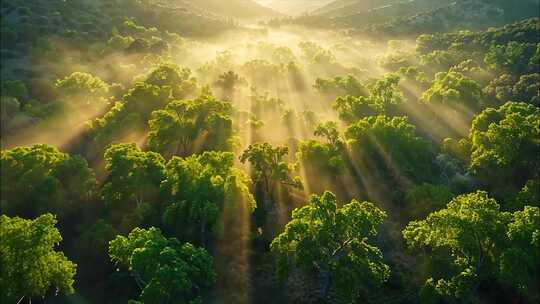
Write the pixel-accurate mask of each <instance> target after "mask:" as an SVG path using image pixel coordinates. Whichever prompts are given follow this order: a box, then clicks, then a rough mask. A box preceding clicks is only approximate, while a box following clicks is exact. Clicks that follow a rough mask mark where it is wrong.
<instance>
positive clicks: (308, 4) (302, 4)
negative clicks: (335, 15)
mask: <svg viewBox="0 0 540 304" xmlns="http://www.w3.org/2000/svg"><path fill="white" fill-rule="evenodd" d="M255 1H257V2H258V3H260V4H262V5H264V6H267V7H270V8H272V9H274V10H276V11H279V12H280V13H283V14H286V15H298V14H303V13H308V12H311V11H314V10H316V9H318V8H320V7H322V6H324V5H326V4H328V3H330V2H332V1H333V0H255Z"/></svg>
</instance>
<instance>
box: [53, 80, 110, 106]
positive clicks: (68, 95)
mask: <svg viewBox="0 0 540 304" xmlns="http://www.w3.org/2000/svg"><path fill="white" fill-rule="evenodd" d="M54 86H55V88H56V89H57V90H58V92H59V94H60V96H61V97H62V98H64V99H66V101H67V102H69V103H74V104H75V103H82V104H84V105H87V106H96V107H98V106H100V105H101V106H103V104H105V103H107V102H108V99H109V97H110V94H109V88H110V86H109V85H108V84H107V83H106V82H104V81H103V80H101V79H100V78H99V77H97V76H94V75H92V74H89V73H84V72H75V73H72V74H71V75H68V76H66V77H65V78H63V79H58V80H56V82H55V83H54Z"/></svg>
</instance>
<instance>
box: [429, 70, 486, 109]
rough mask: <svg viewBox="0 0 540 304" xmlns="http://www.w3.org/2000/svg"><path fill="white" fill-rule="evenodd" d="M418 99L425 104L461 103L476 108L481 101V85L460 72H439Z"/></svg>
mask: <svg viewBox="0 0 540 304" xmlns="http://www.w3.org/2000/svg"><path fill="white" fill-rule="evenodd" d="M420 100H421V101H423V102H425V103H427V104H435V103H442V104H447V105H450V106H453V105H457V104H463V105H465V106H469V107H472V108H473V109H476V108H478V107H479V106H480V105H481V104H482V102H483V94H482V87H481V86H480V84H478V83H477V82H476V81H475V80H473V79H471V78H468V77H466V76H464V75H463V74H461V73H458V72H448V73H445V72H440V73H437V74H436V75H435V80H434V81H433V83H432V84H431V87H430V88H429V89H428V90H427V91H425V92H424V93H422V96H421V97H420Z"/></svg>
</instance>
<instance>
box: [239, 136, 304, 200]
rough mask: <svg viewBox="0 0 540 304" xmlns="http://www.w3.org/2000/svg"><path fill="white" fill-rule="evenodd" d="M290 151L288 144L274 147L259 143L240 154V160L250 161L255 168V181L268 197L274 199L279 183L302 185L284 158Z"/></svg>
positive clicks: (296, 186)
mask: <svg viewBox="0 0 540 304" xmlns="http://www.w3.org/2000/svg"><path fill="white" fill-rule="evenodd" d="M288 153H289V148H288V147H286V146H277V147H273V146H272V145H270V144H269V143H257V144H252V145H249V147H248V148H247V149H246V150H245V151H244V152H243V153H242V155H241V156H240V161H241V162H242V163H245V162H246V161H249V162H250V163H251V166H252V168H253V170H254V174H255V177H254V179H255V181H256V182H257V183H260V184H261V185H262V187H263V188H264V192H265V194H266V195H267V199H269V200H272V197H273V194H274V191H275V190H276V186H277V185H278V184H281V185H285V186H292V187H295V188H301V187H302V181H301V180H300V178H299V177H292V176H291V175H292V171H293V167H292V165H291V164H289V163H287V162H285V161H284V160H283V158H284V157H285V156H286V155H287V154H288Z"/></svg>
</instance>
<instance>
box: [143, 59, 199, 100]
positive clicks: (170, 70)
mask: <svg viewBox="0 0 540 304" xmlns="http://www.w3.org/2000/svg"><path fill="white" fill-rule="evenodd" d="M144 82H145V83H147V84H149V85H154V86H159V87H165V86H167V87H170V88H171V90H172V96H173V98H175V99H182V98H186V97H188V96H189V95H191V94H193V93H194V92H195V91H196V90H197V80H196V79H195V78H194V77H193V76H192V75H191V71H190V70H189V69H187V68H181V67H179V66H178V65H176V64H173V63H162V64H160V65H159V66H157V67H155V68H154V69H152V70H151V71H150V72H149V73H148V74H147V75H146V76H145V78H144Z"/></svg>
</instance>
